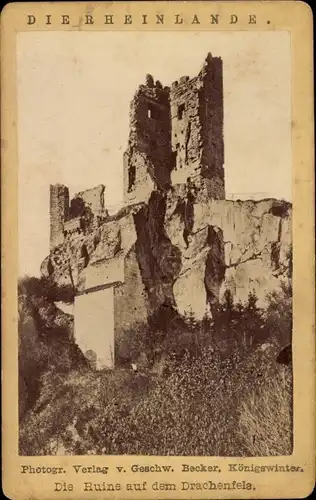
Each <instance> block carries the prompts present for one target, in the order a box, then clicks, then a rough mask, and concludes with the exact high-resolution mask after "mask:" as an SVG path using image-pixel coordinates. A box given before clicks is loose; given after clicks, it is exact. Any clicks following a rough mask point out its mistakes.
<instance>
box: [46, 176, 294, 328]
mask: <svg viewBox="0 0 316 500" xmlns="http://www.w3.org/2000/svg"><path fill="white" fill-rule="evenodd" d="M291 211H292V208H291V204H289V203H288V202H285V201H278V200H275V199H265V200H261V201H229V200H209V201H208V202H205V203H201V202H198V201H197V200H196V198H195V193H194V188H191V187H190V184H178V185H175V186H173V187H172V188H170V189H169V190H167V191H161V192H159V191H153V192H152V194H151V196H150V198H149V201H148V203H139V204H136V205H131V206H128V207H126V208H124V209H122V210H121V211H120V212H119V213H117V214H116V215H115V216H112V217H110V218H109V219H108V220H107V222H104V223H102V224H101V225H100V226H99V227H98V228H96V229H95V230H93V231H90V232H89V233H86V234H85V233H84V232H82V233H78V234H70V235H68V236H66V238H65V240H64V243H63V244H61V245H59V246H57V247H55V248H54V249H53V250H52V251H51V253H50V255H49V256H48V257H47V258H46V259H45V260H44V262H43V264H42V267H41V272H42V274H43V275H44V276H51V277H52V278H53V279H54V281H56V283H57V284H59V285H65V284H67V285H71V286H72V287H73V288H74V290H75V293H78V294H80V293H84V292H87V291H92V290H97V289H99V288H100V287H102V286H109V287H113V288H114V295H115V302H114V308H115V318H116V319H115V321H116V327H115V328H116V331H117V332H119V331H120V330H126V329H128V328H129V326H131V325H132V324H133V323H135V322H136V323H137V322H140V321H142V322H143V321H146V319H147V317H148V315H150V314H152V313H153V312H155V311H157V310H159V308H160V307H161V306H163V305H166V304H168V305H172V306H173V307H174V308H176V309H177V310H178V311H179V312H180V313H181V314H185V313H193V314H194V315H195V316H196V317H197V318H202V317H203V316H204V314H205V313H206V312H209V313H211V314H213V315H214V314H215V313H216V307H217V305H218V304H219V302H220V301H221V300H222V298H223V294H224V293H225V290H227V289H229V290H230V291H231V292H232V296H233V298H234V300H235V301H241V302H244V301H246V300H247V299H248V294H249V292H252V291H254V292H255V293H256V295H257V296H258V299H259V305H261V306H263V307H264V305H265V300H266V296H267V294H268V293H269V292H272V291H273V290H276V289H277V288H278V287H279V285H280V283H281V281H282V280H283V281H287V280H288V274H289V269H290V266H291Z"/></svg>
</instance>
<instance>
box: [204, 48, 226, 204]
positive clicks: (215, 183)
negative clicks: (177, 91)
mask: <svg viewBox="0 0 316 500" xmlns="http://www.w3.org/2000/svg"><path fill="white" fill-rule="evenodd" d="M199 79H201V80H202V81H203V85H202V86H201V88H200V93H199V94H200V95H199V99H200V116H201V122H202V124H203V127H202V140H203V147H202V169H201V176H202V178H203V180H204V184H205V186H206V191H207V194H208V198H215V199H224V198H225V186H224V130H223V128H224V98H223V62H222V60H221V59H220V58H219V57H212V56H211V55H209V56H208V57H207V58H206V60H205V63H204V66H203V68H202V70H201V72H200V74H199Z"/></svg>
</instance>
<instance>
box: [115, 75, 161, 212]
mask: <svg viewBox="0 0 316 500" xmlns="http://www.w3.org/2000/svg"><path fill="white" fill-rule="evenodd" d="M170 160H171V119H170V103H169V87H163V86H162V85H161V83H160V82H159V81H156V82H154V79H153V77H152V76H151V75H147V77H146V85H140V87H139V88H138V90H137V92H136V94H135V96H134V99H133V100H132V102H131V107H130V134H129V141H128V147H127V150H126V152H125V153H124V199H125V203H126V204H132V203H137V202H140V201H146V200H147V199H148V196H149V195H150V193H151V192H152V190H153V189H158V190H160V189H167V188H168V187H169V186H170Z"/></svg>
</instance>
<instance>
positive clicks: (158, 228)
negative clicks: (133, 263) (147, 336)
mask: <svg viewBox="0 0 316 500" xmlns="http://www.w3.org/2000/svg"><path fill="white" fill-rule="evenodd" d="M165 213H166V196H165V194H164V193H161V192H158V191H154V192H153V193H152V194H151V197H150V199H149V201H148V205H145V206H144V207H142V208H141V209H140V210H139V211H138V212H137V213H136V214H134V216H133V217H134V224H135V228H136V233H137V240H136V244H135V250H136V256H137V260H138V264H139V268H140V272H141V276H142V280H143V284H144V287H145V290H146V292H147V294H148V299H149V304H150V310H152V311H155V310H157V309H159V307H160V306H161V305H162V304H169V305H170V306H175V300H174V295H173V290H172V289H173V283H174V282H175V280H176V278H177V277H178V275H179V273H180V269H181V252H180V250H179V249H178V248H177V247H175V246H174V245H172V243H171V241H170V239H169V238H168V236H167V234H166V231H165V227H164V222H165Z"/></svg>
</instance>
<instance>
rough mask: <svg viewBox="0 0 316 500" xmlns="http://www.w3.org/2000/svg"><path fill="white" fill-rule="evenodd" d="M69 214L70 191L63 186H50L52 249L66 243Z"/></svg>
mask: <svg viewBox="0 0 316 500" xmlns="http://www.w3.org/2000/svg"><path fill="white" fill-rule="evenodd" d="M68 212H69V190H68V188H67V187H66V186H63V185H62V184H55V185H53V186H52V185H51V186H50V248H51V249H53V248H54V247H56V246H57V245H60V244H61V243H63V241H64V223H65V221H66V219H67V218H68Z"/></svg>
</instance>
